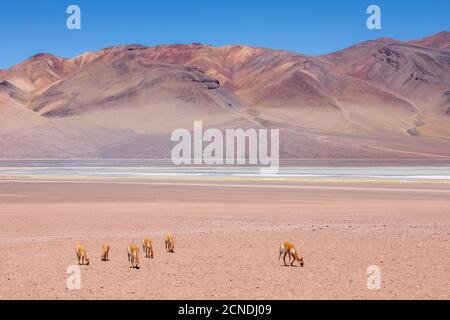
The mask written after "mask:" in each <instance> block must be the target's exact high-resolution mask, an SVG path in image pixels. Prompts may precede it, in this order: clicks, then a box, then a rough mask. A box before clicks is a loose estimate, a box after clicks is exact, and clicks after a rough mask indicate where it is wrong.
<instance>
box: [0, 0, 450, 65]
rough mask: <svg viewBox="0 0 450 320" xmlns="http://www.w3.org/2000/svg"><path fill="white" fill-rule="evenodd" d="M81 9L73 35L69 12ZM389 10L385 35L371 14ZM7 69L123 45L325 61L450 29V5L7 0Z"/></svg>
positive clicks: (446, 0)
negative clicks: (246, 48) (374, 43)
mask: <svg viewBox="0 0 450 320" xmlns="http://www.w3.org/2000/svg"><path fill="white" fill-rule="evenodd" d="M71 4H76V5H79V6H80V8H81V13H82V17H81V19H82V29H81V30H72V31H70V30H68V29H67V27H66V19H67V17H68V15H67V14H66V8H67V7H68V6H69V5H71ZM370 4H377V5H379V6H380V7H381V10H382V30H369V29H367V27H366V19H367V17H368V15H367V14H366V9H367V7H368V5H370ZM0 30H1V33H0V34H1V39H0V41H1V50H0V69H4V68H7V67H10V66H12V65H14V64H16V63H19V62H20V61H23V60H24V59H26V58H28V57H30V56H32V55H34V54H36V53H40V52H48V53H52V54H55V55H58V56H62V57H73V56H76V55H78V54H80V53H83V52H85V51H94V50H98V49H101V48H104V47H109V46H112V45H117V44H131V43H139V44H144V45H156V44H172V43H192V42H201V43H207V44H212V45H226V44H246V45H255V46H263V47H270V48H276V49H285V50H291V51H297V52H301V53H304V54H312V55H318V54H324V53H329V52H332V51H335V50H339V49H342V48H345V47H348V46H350V45H352V44H355V43H357V42H361V41H365V40H369V39H375V38H379V37H392V38H396V39H400V40H410V39H417V38H421V37H424V36H428V35H431V34H434V33H437V32H439V31H449V30H450V0H432V1H431V0H428V1H425V0H414V1H411V0H371V1H367V0H172V1H170V0H109V1H108V0H70V1H66V0H9V1H7V0H0Z"/></svg>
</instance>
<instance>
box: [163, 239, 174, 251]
mask: <svg viewBox="0 0 450 320" xmlns="http://www.w3.org/2000/svg"><path fill="white" fill-rule="evenodd" d="M165 242H166V251H167V252H171V253H173V252H175V237H174V236H173V235H171V234H169V235H167V237H166V240H165Z"/></svg>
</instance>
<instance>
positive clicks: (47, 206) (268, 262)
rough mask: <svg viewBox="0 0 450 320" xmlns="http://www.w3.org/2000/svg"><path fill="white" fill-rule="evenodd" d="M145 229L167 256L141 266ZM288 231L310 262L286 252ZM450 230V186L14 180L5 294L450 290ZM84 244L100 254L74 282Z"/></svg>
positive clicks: (0, 288) (6, 199) (0, 295)
mask: <svg viewBox="0 0 450 320" xmlns="http://www.w3.org/2000/svg"><path fill="white" fill-rule="evenodd" d="M122 182H123V181H122ZM167 232H173V233H174V235H175V236H176V239H177V243H176V252H175V253H174V254H169V253H166V252H165V251H164V243H163V238H164V236H165V234H166V233H167ZM144 236H148V237H151V238H152V239H153V241H154V244H155V251H156V252H155V258H154V259H144V258H143V257H142V256H141V268H140V269H139V270H135V269H130V268H129V267H128V261H127V256H126V247H127V245H128V244H129V243H130V242H131V241H136V242H138V243H139V244H140V243H141V241H142V240H141V239H142V238H143V237H144ZM285 239H289V240H291V241H293V242H294V243H296V244H297V246H298V249H299V250H300V251H301V253H302V254H303V255H304V257H305V258H304V259H305V266H304V268H299V267H284V266H282V265H281V264H280V265H279V264H278V263H277V258H278V246H279V244H280V242H281V241H282V240H285ZM449 240H450V186H449V185H433V184H423V185H421V184H411V183H410V184H401V183H391V184H388V183H379V184H376V183H361V182H360V183H354V184H348V183H347V184H345V183H332V182H327V183H306V182H304V183H299V182H297V183H295V182H293V183H283V182H267V181H265V182H259V183H257V182H251V183H245V182H242V181H234V182H226V181H219V182H196V181H193V182H187V181H181V182H180V181H178V182H177V181H174V180H170V181H164V182H163V183H160V182H156V183H140V184H139V183H133V182H125V183H116V182H104V183H94V181H90V182H76V183H75V182H73V181H66V182H42V181H41V182H38V181H34V182H32V181H22V182H20V181H1V182H0V284H1V285H0V299H347V298H349V299H438V298H443V299H449V298H450V241H449ZM77 243H83V244H85V245H86V247H87V249H88V254H89V255H90V258H91V264H90V265H89V266H82V267H81V289H80V290H69V289H67V287H66V281H67V278H68V277H69V276H70V275H69V274H68V273H66V271H67V268H68V267H69V266H70V265H75V264H76V257H75V252H74V246H75V245H76V244H77ZM103 243H109V244H110V245H111V254H110V258H111V260H110V261H109V262H101V261H100V247H101V245H102V244H103ZM370 265H377V266H379V267H380V270H381V285H382V287H381V289H380V290H369V289H368V288H367V285H366V283H367V277H368V275H367V268H368V267H369V266H370Z"/></svg>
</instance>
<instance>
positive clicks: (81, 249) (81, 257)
mask: <svg viewBox="0 0 450 320" xmlns="http://www.w3.org/2000/svg"><path fill="white" fill-rule="evenodd" d="M75 251H76V253H77V259H78V264H79V265H83V264H85V265H89V258H88V256H87V253H86V247H85V246H83V245H81V244H78V245H77V246H76V247H75Z"/></svg>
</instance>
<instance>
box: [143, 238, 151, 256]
mask: <svg viewBox="0 0 450 320" xmlns="http://www.w3.org/2000/svg"><path fill="white" fill-rule="evenodd" d="M142 249H143V250H144V252H145V257H146V258H152V259H153V245H152V240H150V239H148V238H145V239H144V241H143V242H142Z"/></svg>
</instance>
